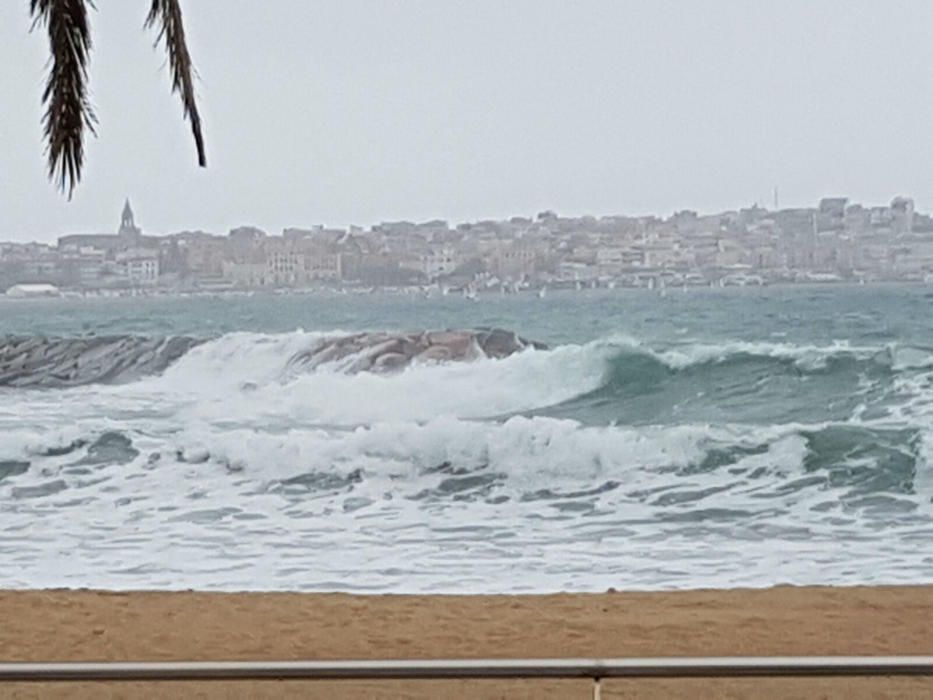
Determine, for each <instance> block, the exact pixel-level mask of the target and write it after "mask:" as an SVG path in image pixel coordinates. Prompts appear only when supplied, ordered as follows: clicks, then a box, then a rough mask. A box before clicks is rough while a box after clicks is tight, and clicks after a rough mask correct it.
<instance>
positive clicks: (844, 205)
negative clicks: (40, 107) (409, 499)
mask: <svg viewBox="0 0 933 700" xmlns="http://www.w3.org/2000/svg"><path fill="white" fill-rule="evenodd" d="M879 281H910V282H933V217H931V216H929V215H927V214H922V213H919V212H916V211H915V210H914V203H913V200H911V199H909V198H907V197H896V198H895V199H894V200H893V201H892V202H891V203H890V204H888V205H886V206H863V205H861V204H856V203H851V202H849V201H848V199H846V198H843V197H832V198H826V199H822V200H820V202H819V203H818V205H817V206H816V207H814V208H796V209H780V210H777V211H769V210H767V209H765V208H762V207H759V206H757V205H756V206H752V207H750V208H746V209H739V210H737V211H726V212H722V213H719V214H710V215H699V214H697V213H696V212H694V211H681V212H677V213H676V214H673V215H672V216H669V217H667V218H660V217H656V216H637V217H632V216H603V217H598V218H597V217H594V216H581V217H563V216H560V215H558V214H557V213H555V212H552V211H544V212H541V213H539V214H537V215H536V216H534V217H533V218H531V217H519V216H517V217H513V218H511V219H508V220H503V221H491V220H489V221H476V222H472V223H461V224H457V225H451V224H450V223H448V222H447V221H442V220H436V221H426V222H422V223H413V222H409V221H396V222H386V223H381V224H377V225H374V226H372V227H371V228H369V229H363V228H361V227H357V226H350V227H349V228H328V227H326V226H311V227H308V228H286V229H285V230H283V231H282V232H281V234H278V235H270V234H269V233H267V232H266V231H263V230H262V229H260V228H256V227H254V226H241V227H238V228H235V229H233V230H231V231H229V232H227V233H226V234H217V233H208V232H204V231H179V232H176V233H168V234H165V235H146V234H144V233H143V231H142V230H141V228H140V227H139V226H138V225H137V223H136V219H135V216H134V213H133V209H132V206H131V204H130V202H129V201H127V202H126V203H125V205H124V207H123V212H122V216H121V217H120V222H119V225H118V226H115V227H114V231H113V233H78V234H69V235H65V236H61V237H60V238H58V241H57V243H56V244H54V245H52V244H43V243H0V293H4V294H6V295H7V296H8V297H29V296H43V295H60V294H63V295H130V294H160V293H181V292H192V293H195V292H215V293H216V292H233V291H237V290H257V289H269V290H287V289H325V288H327V289H342V290H363V291H371V290H374V289H378V288H393V289H406V290H420V291H422V292H424V293H428V294H432V293H435V292H437V293H443V294H447V293H449V292H451V291H454V292H456V293H462V294H464V295H466V296H474V295H476V294H477V293H480V292H490V291H492V292H500V293H513V292H519V291H522V290H539V291H540V290H546V289H548V288H554V289H557V288H570V289H580V288H595V287H610V288H612V287H647V288H667V287H681V286H684V287H686V286H716V287H718V286H745V285H765V284H777V283H801V282H825V283H831V282H849V283H853V282H854V283H868V282H879Z"/></svg>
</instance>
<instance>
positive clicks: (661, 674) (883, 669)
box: [0, 656, 933, 682]
mask: <svg viewBox="0 0 933 700" xmlns="http://www.w3.org/2000/svg"><path fill="white" fill-rule="evenodd" d="M781 676H783V677H788V676H790V677H812V676H930V677H933V656H738V657H656V658H622V659H612V658H609V659H431V660H391V661H390V660H369V661H364V660H359V661H138V662H93V663H83V662H81V663H74V662H72V663H0V682H3V681H169V680H172V681H194V680H197V681H210V680H272V679H294V680H437V679H468V678H469V679H497V678H499V679H504V678H509V679H518V678H522V679H535V678H590V679H594V680H599V679H602V678H737V677H781Z"/></svg>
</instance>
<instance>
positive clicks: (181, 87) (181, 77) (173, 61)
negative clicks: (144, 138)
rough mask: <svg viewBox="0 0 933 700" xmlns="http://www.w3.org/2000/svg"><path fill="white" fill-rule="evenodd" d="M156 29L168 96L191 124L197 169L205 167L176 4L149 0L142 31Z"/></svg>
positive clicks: (191, 71) (190, 68) (188, 56)
mask: <svg viewBox="0 0 933 700" xmlns="http://www.w3.org/2000/svg"><path fill="white" fill-rule="evenodd" d="M154 26H158V28H159V33H158V36H157V38H156V43H158V42H159V41H162V42H164V43H165V50H166V52H167V53H168V62H169V67H170V69H171V72H172V92H177V93H178V94H179V96H180V97H181V103H182V106H183V107H184V110H185V118H187V119H188V120H189V121H190V122H191V133H192V134H193V135H194V144H195V146H196V147H197V150H198V165H200V166H201V167H202V168H203V167H205V166H206V165H207V156H206V155H205V152H204V137H203V136H202V134H201V116H200V114H198V104H197V100H196V98H195V94H194V73H195V71H194V66H193V65H192V63H191V54H190V53H189V51H188V45H187V43H186V41H185V27H184V24H183V22H182V17H181V6H180V5H179V2H178V0H152V7H151V8H150V9H149V15H148V16H147V17H146V27H154Z"/></svg>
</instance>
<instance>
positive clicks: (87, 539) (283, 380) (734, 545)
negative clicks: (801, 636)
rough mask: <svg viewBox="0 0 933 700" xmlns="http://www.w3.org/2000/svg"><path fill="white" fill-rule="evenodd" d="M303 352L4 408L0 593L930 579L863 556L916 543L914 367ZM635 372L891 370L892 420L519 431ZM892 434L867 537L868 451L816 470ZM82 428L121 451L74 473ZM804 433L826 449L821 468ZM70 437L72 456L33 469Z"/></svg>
mask: <svg viewBox="0 0 933 700" xmlns="http://www.w3.org/2000/svg"><path fill="white" fill-rule="evenodd" d="M325 335H333V334H319V333H305V332H295V333H288V334H282V335H262V334H248V333H237V334H231V335H227V336H224V337H222V338H219V339H217V340H215V341H212V342H209V343H205V344H204V345H201V346H199V347H196V348H194V349H192V350H191V351H190V352H188V353H187V354H186V355H185V356H184V357H182V358H181V359H180V360H179V361H178V362H176V363H175V364H174V365H173V366H172V367H170V368H169V369H168V370H167V371H166V372H164V373H163V374H162V375H161V376H154V377H149V378H146V379H144V380H141V381H137V382H134V383H130V384H125V385H119V386H101V385H97V386H88V387H81V388H77V389H69V390H64V391H55V392H44V391H33V392H30V391H10V392H5V393H4V394H3V399H4V402H3V405H2V407H0V435H2V437H0V461H2V460H4V459H22V460H24V461H29V462H30V463H31V466H30V468H29V470H28V472H26V473H23V474H19V473H17V474H15V475H13V476H10V477H7V478H2V477H0V503H2V504H6V505H7V506H8V507H7V508H6V509H5V510H4V509H0V527H2V528H3V529H4V531H5V532H7V533H10V534H9V535H8V537H7V539H6V541H5V542H0V552H3V553H4V556H6V558H7V560H8V561H9V562H10V567H9V568H8V572H7V573H6V574H5V575H4V574H2V573H0V583H2V584H4V585H17V584H19V585H100V586H108V587H116V588H120V587H139V586H152V587H163V588H170V587H186V586H198V587H207V588H223V589H231V588H309V589H311V588H318V589H334V588H344V589H351V588H352V587H353V586H354V585H356V584H355V582H359V581H361V580H365V581H366V582H367V585H369V586H371V587H372V589H373V590H391V591H430V590H442V591H456V590H470V591H481V590H485V591H496V590H498V591H505V590H513V591H514V590H518V586H519V585H524V586H527V588H528V589H530V590H537V591H541V590H554V589H558V588H560V589H584V590H593V589H596V588H599V587H605V586H607V585H615V586H618V585H630V586H641V587H657V586H670V585H692V586H695V585H724V584H725V585H738V584H745V585H760V584H767V583H774V582H775V581H776V580H785V581H793V582H805V581H808V580H815V581H821V582H828V581H838V582H843V581H848V582H856V581H862V582H864V581H869V580H889V581H891V580H907V579H913V580H916V579H917V578H918V577H920V576H922V572H923V571H924V569H923V567H924V566H927V568H928V569H929V567H928V565H926V564H924V563H923V557H922V556H921V555H919V554H918V555H917V556H914V555H913V554H911V551H909V545H905V546H904V547H901V548H900V549H898V550H897V551H887V550H886V549H884V548H883V547H881V546H880V543H879V540H877V539H876V536H877V533H878V532H880V531H881V529H879V523H883V525H884V527H883V528H882V529H883V531H884V533H885V536H886V537H890V536H891V533H905V538H908V539H909V537H910V536H915V537H919V536H921V535H923V534H924V533H926V534H929V528H930V525H929V523H930V522H931V520H930V519H929V518H928V517H927V516H928V515H929V513H928V512H927V511H928V510H929V507H930V506H929V498H930V496H931V495H933V494H931V493H930V491H929V489H930V483H931V482H930V480H929V478H928V477H929V474H928V472H929V466H928V465H929V459H930V455H931V454H933V448H931V447H930V445H931V444H933V443H931V439H930V437H929V435H930V433H931V431H930V428H929V426H930V425H931V424H930V421H929V416H930V415H931V412H929V411H927V410H926V407H928V406H930V405H933V402H931V401H928V400H927V398H928V397H929V396H930V394H931V388H930V387H931V384H930V381H929V379H930V378H929V377H928V376H926V374H925V373H924V372H923V371H922V370H923V369H924V368H925V367H926V365H925V362H926V359H925V357H926V356H925V354H924V353H925V352H926V351H925V350H923V349H910V350H908V351H902V350H901V348H899V347H893V349H892V346H880V347H868V346H850V345H848V344H846V343H836V344H827V345H823V346H818V345H812V346H803V345H793V344H789V343H787V344H785V343H745V342H723V343H719V344H707V345H701V344H686V343H684V344H681V345H678V346H665V347H660V348H657V347H656V348H652V347H649V346H647V345H646V344H643V343H640V342H638V341H637V340H634V339H631V338H625V337H618V336H617V337H612V338H608V339H604V340H600V341H596V342H592V343H588V344H582V345H566V346H561V347H558V348H555V349H553V350H548V351H534V350H529V351H525V352H522V353H519V354H515V355H512V356H510V357H508V358H505V359H501V360H493V359H479V360H476V361H473V362H468V363H450V364H434V365H416V366H412V367H409V368H408V369H406V370H404V371H402V372H399V373H396V374H385V375H379V374H371V373H365V372H364V373H360V374H347V373H344V372H342V371H340V369H339V367H324V368H319V369H317V370H315V371H307V372H293V371H290V370H289V360H290V359H291V358H292V357H294V355H295V354H296V353H300V352H302V351H304V350H306V349H307V348H308V347H310V346H313V345H314V344H315V343H318V342H320V340H321V339H322V338H323V337H325ZM633 353H640V354H642V355H645V356H650V357H653V358H655V359H656V360H657V361H658V362H661V363H663V364H664V365H666V366H667V367H669V368H670V369H671V370H673V371H679V370H683V369H686V368H689V367H696V366H699V365H703V364H709V363H720V362H727V361H728V360H729V359H730V358H732V357H734V356H736V355H752V356H756V357H766V358H779V359H786V360H788V361H792V362H794V363H796V364H797V365H798V366H799V367H801V368H802V369H804V370H806V369H809V368H820V367H824V366H826V364H825V363H827V362H828V361H829V360H831V359H832V358H834V357H854V358H857V359H859V360H863V359H864V360H870V361H876V358H877V361H878V362H880V363H886V364H888V365H889V366H891V367H892V371H895V372H897V371H904V372H907V375H905V376H904V377H898V378H897V381H893V382H891V390H892V391H893V392H894V398H899V397H901V395H903V397H901V398H903V400H902V401H901V404H898V406H899V407H900V410H901V412H900V413H896V412H895V413H892V415H887V416H885V418H884V419H883V420H879V419H877V418H876V419H874V420H870V419H867V418H866V419H863V418H862V415H863V414H865V413H866V411H865V410H864V409H863V410H862V411H861V413H857V414H856V415H855V416H854V417H851V418H848V419H846V420H843V421H841V422H839V421H837V422H832V421H825V422H813V423H807V424H802V423H782V424H779V425H761V424H754V423H741V422H735V421H733V422H725V421H720V422H718V423H713V424H709V423H705V422H699V421H690V422H687V421H685V422H683V423H680V424H677V423H668V424H663V425H617V424H612V423H609V421H608V420H607V421H605V423H603V424H593V422H592V421H591V424H585V423H584V422H582V421H581V420H577V419H572V418H556V417H548V416H544V415H535V409H542V408H544V407H548V406H553V405H555V404H561V403H563V402H567V401H570V400H572V399H574V398H575V397H579V396H581V395H586V394H589V393H591V392H594V391H595V390H597V389H599V388H600V387H602V386H604V385H605V384H606V382H607V380H608V379H609V378H610V375H611V372H612V370H613V366H614V363H618V362H625V361H626V357H627V356H630V355H631V354H633ZM899 353H900V354H899ZM898 367H900V368H903V369H902V370H898V369H896V368H898ZM811 379H812V378H811ZM857 381H859V382H862V381H865V382H867V380H865V379H864V377H861V376H860V377H859V379H858V380H857ZM869 384H870V383H869ZM867 386H868V385H867V384H866V387H867ZM853 388H855V387H853ZM624 389H625V387H623V388H622V390H623V391H624ZM898 392H900V393H898ZM888 398H890V397H888ZM891 400H893V399H891ZM516 414H517V415H516ZM552 415H553V412H552ZM736 418H737V419H741V416H737V417H736ZM892 425H893V426H894V427H898V428H905V427H907V428H909V429H911V430H916V431H917V434H918V435H919V437H918V438H917V440H916V443H917V444H916V451H917V462H918V464H917V467H916V470H917V471H916V474H915V475H914V480H913V488H914V492H912V493H907V492H891V493H887V492H885V493H881V494H879V495H880V496H881V497H883V498H886V499H890V500H891V501H892V502H894V503H895V504H896V505H897V506H898V507H899V508H901V510H895V511H893V512H894V513H895V515H894V516H891V517H890V518H889V517H888V516H885V517H884V518H880V519H878V518H875V516H873V515H872V513H871V512H870V511H868V510H865V511H862V510H859V509H858V507H857V506H853V505H851V503H852V502H853V499H854V497H852V496H851V492H852V491H853V490H854V489H855V488H856V487H857V486H858V484H857V483H848V482H846V481H845V473H844V469H845V468H846V467H853V468H864V467H865V466H866V465H867V466H868V467H871V468H878V469H887V468H889V465H887V464H886V463H884V455H883V454H881V456H876V455H874V453H871V454H868V455H867V456H866V454H863V453H861V452H859V450H856V449H852V450H848V451H847V450H845V449H840V450H838V455H839V456H833V455H835V453H834V452H833V450H836V447H835V445H836V443H835V442H833V441H834V440H837V441H838V440H844V439H847V438H846V437H845V436H844V435H843V436H842V437H839V434H840V429H842V430H843V431H844V430H849V429H858V430H863V429H864V430H870V429H873V428H876V427H882V428H888V427H890V426H892ZM832 431H836V432H835V433H833V432H832ZM106 432H116V433H119V434H120V435H122V436H125V437H127V438H129V439H131V440H132V443H133V444H132V447H133V450H136V451H138V455H135V456H134V454H135V452H128V453H127V456H126V458H125V459H122V460H121V459H114V460H113V461H112V463H96V462H94V463H85V464H79V465H76V464H75V462H76V461H77V460H78V459H80V458H82V457H86V456H87V453H88V450H89V449H90V444H92V443H93V441H94V440H96V439H98V438H100V437H101V436H102V435H103V434H104V433H106ZM814 435H830V437H829V438H827V441H828V442H829V443H831V444H829V446H828V447H823V448H821V449H824V450H825V451H826V452H827V454H829V456H828V457H827V456H824V457H822V458H821V459H822V460H823V461H822V462H820V461H819V460H816V461H814V459H813V457H814V454H813V450H814V449H816V448H815V447H814V440H813V436H814ZM833 435H835V436H836V437H833ZM79 439H80V440H83V441H85V442H86V443H88V444H87V446H85V447H81V448H76V449H75V450H74V451H73V452H72V453H69V454H58V455H56V456H48V455H47V454H46V453H48V451H49V448H50V447H51V448H58V449H57V450H53V451H62V450H63V448H65V447H67V446H69V445H72V444H73V443H74V441H76V440H79ZM817 442H818V441H817ZM900 448H902V449H903V450H905V451H908V452H909V450H911V449H914V448H913V447H911V446H910V445H902V446H900ZM814 464H815V466H814ZM831 467H833V468H836V467H838V468H840V471H839V472H838V473H837V474H836V475H835V479H831V478H830V473H829V469H830V468H831ZM329 477H333V478H329ZM901 512H903V513H905V514H906V515H903V516H901V515H898V513H901ZM924 518H926V519H924ZM37 522H41V525H42V526H41V528H38V527H36V526H35V523H37ZM76 524H77V525H76ZM699 531H702V533H703V536H702V537H698V535H697V532H699ZM908 539H905V542H906V541H908ZM840 540H842V541H844V542H846V543H847V544H846V545H845V547H847V548H848V549H846V550H845V551H842V550H841V549H840V545H839V544H838V543H839V541H840ZM4 547H5V549H4ZM853 557H857V558H858V561H859V562H860V570H858V571H856V570H850V569H851V567H850V566H848V565H846V563H845V562H849V563H851V561H852V559H853ZM675 560H676V561H677V562H678V563H677V567H676V571H672V570H671V568H670V567H669V566H668V563H669V562H670V561H675ZM906 560H909V562H910V566H909V567H906V568H905V566H904V562H905V561H906ZM798 561H803V562H813V561H819V562H821V568H820V571H818V572H817V571H816V569H815V568H814V567H813V566H812V565H807V564H804V565H801V564H798V563H796V562H798ZM847 566H848V568H847ZM908 569H909V572H910V573H909V574H908V573H905V571H908ZM866 571H867V572H870V573H869V574H866V573H865V572H866ZM775 572H777V573H775ZM519 573H520V575H518V574H519ZM930 576H931V577H933V572H930ZM516 582H519V583H516Z"/></svg>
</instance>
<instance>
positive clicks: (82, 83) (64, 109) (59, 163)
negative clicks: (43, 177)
mask: <svg viewBox="0 0 933 700" xmlns="http://www.w3.org/2000/svg"><path fill="white" fill-rule="evenodd" d="M93 7H94V5H93V2H92V1H91V0H30V3H29V10H30V13H31V15H32V18H33V27H36V26H38V25H40V24H42V25H44V26H45V28H46V29H47V31H48V36H49V49H50V53H51V58H50V60H49V75H48V79H47V80H46V84H45V89H44V90H43V92H42V104H43V105H45V114H44V116H43V118H42V124H43V131H44V135H45V141H46V154H47V157H48V164H49V179H50V180H52V181H53V182H56V181H57V183H58V186H59V188H60V189H61V190H62V192H67V193H68V198H69V199H71V195H72V193H73V192H74V188H75V185H77V184H78V181H79V180H80V179H81V170H82V168H83V167H84V136H85V132H86V131H90V132H91V133H94V124H95V123H96V118H95V116H94V111H93V109H92V108H91V103H90V100H89V98H88V73H87V66H88V61H89V59H90V52H91V25H90V20H89V17H88V14H89V10H90V8H93Z"/></svg>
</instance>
